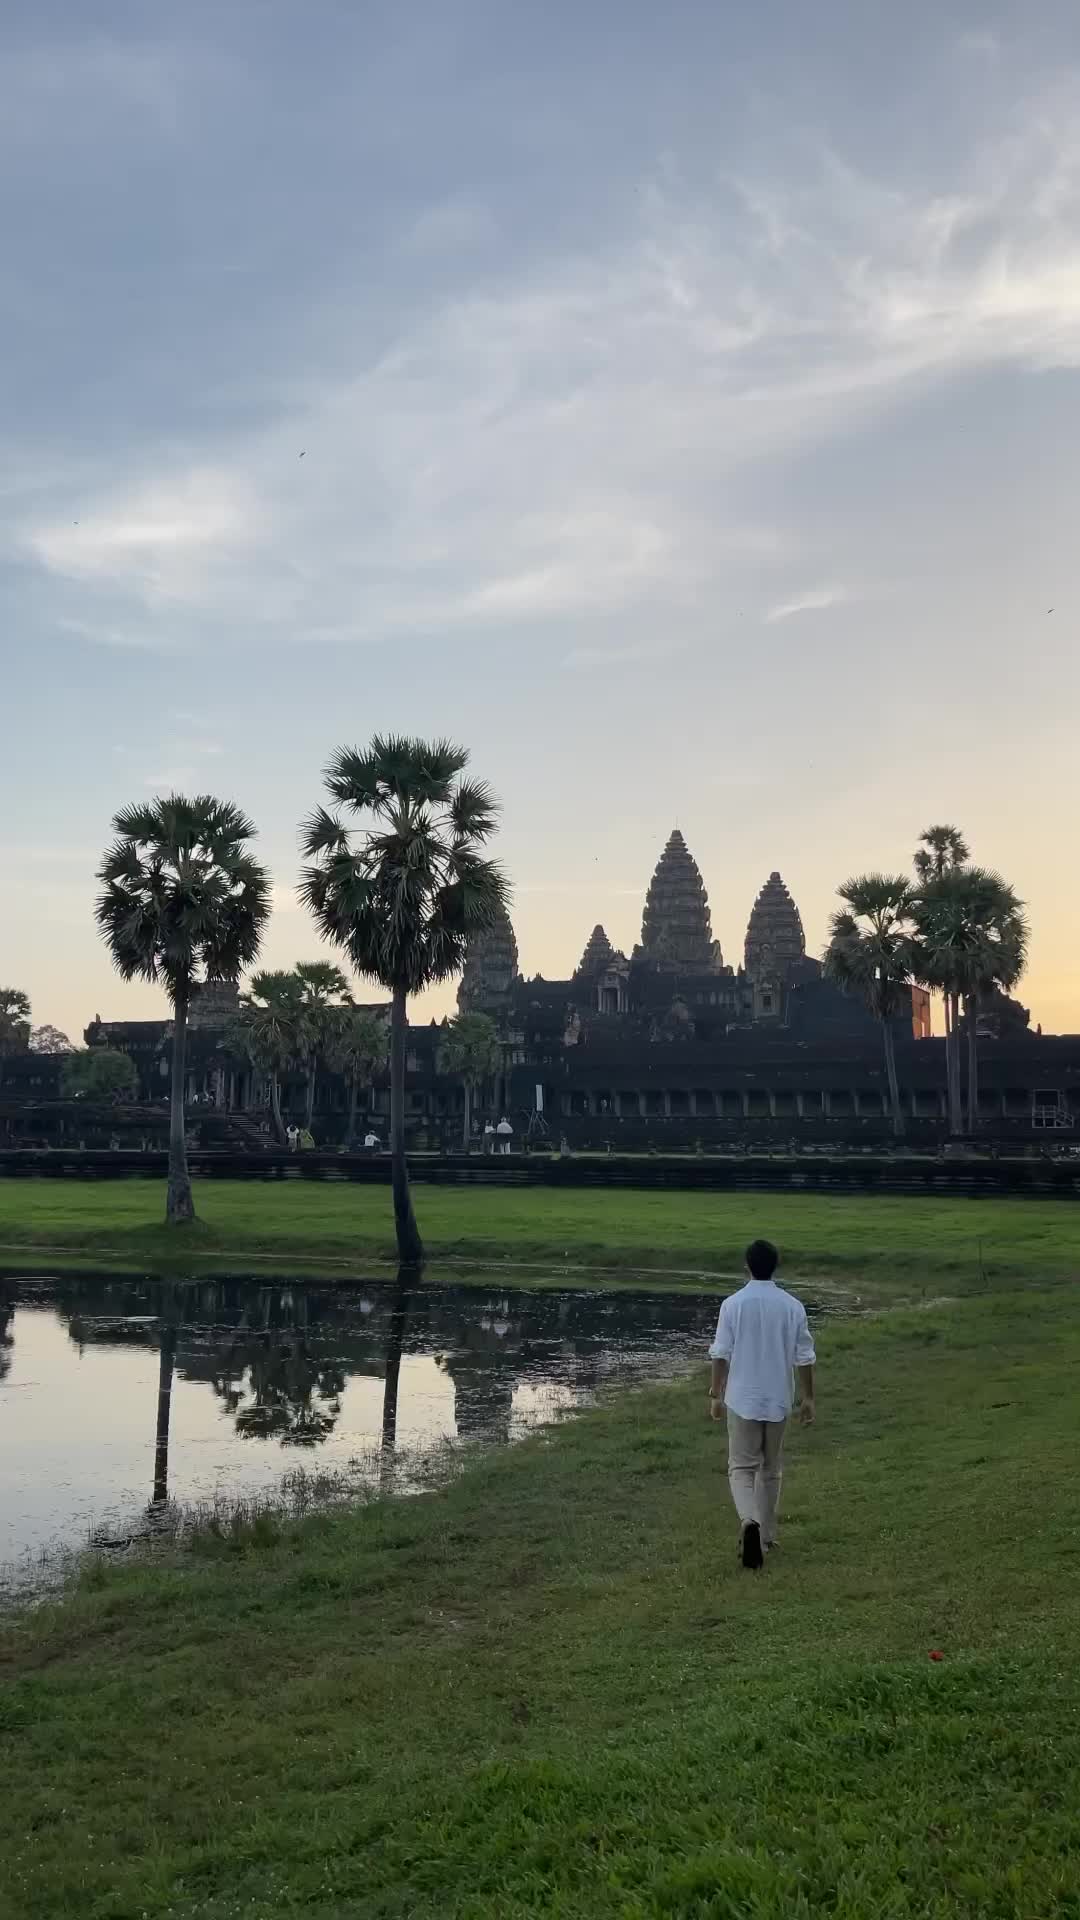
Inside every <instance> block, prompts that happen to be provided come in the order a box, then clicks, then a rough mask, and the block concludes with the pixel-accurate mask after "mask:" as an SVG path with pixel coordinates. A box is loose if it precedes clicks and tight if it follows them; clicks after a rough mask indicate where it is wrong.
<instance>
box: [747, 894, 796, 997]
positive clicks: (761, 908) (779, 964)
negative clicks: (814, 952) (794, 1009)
mask: <svg viewBox="0 0 1080 1920" xmlns="http://www.w3.org/2000/svg"><path fill="white" fill-rule="evenodd" d="M805 958H806V935H805V934H804V932H803V923H802V918H801V915H800V913H799V909H798V907H797V906H796V905H795V902H794V900H793V899H792V897H791V895H790V893H789V892H788V890H787V888H786V887H785V885H784V883H783V881H782V880H781V878H780V875H779V874H778V873H770V875H769V877H768V879H767V880H766V882H765V885H764V886H763V887H762V889H761V892H760V893H759V894H758V897H757V899H756V900H755V901H754V905H753V907H752V909H751V912H750V919H749V921H748V923H747V928H746V946H745V948H744V960H745V965H746V975H747V979H748V980H749V982H750V986H751V988H752V990H753V1017H754V1019H755V1020H782V1019H784V1018H785V1015H786V1012H787V992H788V988H789V986H790V985H791V979H792V975H793V974H794V971H795V969H796V967H797V966H798V964H799V961H800V960H804V959H805Z"/></svg>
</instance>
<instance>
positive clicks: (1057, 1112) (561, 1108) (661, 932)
mask: <svg viewBox="0 0 1080 1920" xmlns="http://www.w3.org/2000/svg"><path fill="white" fill-rule="evenodd" d="M583 931H584V930H583ZM237 1005H238V989H237V987H236V985H235V984H234V983H229V982H213V983H209V984H207V985H206V986H205V987H204V988H203V989H202V991H201V992H200V993H199V994H198V995H197V997H196V1000H195V1002H194V1004H193V1006H192V1012H191V1023H190V1027H191V1031H190V1035H189V1047H188V1083H187V1088H186V1097H187V1100H188V1102H189V1104H190V1105H191V1107H192V1109H193V1113H194V1114H195V1115H197V1116H198V1126H199V1127H200V1128H201V1129H202V1130H203V1132H204V1133H207V1130H208V1129H209V1130H210V1131H211V1132H212V1131H213V1129H214V1128H216V1129H217V1133H215V1134H214V1136H213V1137H214V1138H215V1139H216V1138H217V1137H218V1135H220V1136H221V1138H222V1141H223V1143H226V1144H231V1145H234V1146H239V1145H241V1144H256V1143H257V1142H258V1141H259V1139H260V1138H262V1139H264V1140H265V1137H266V1136H267V1134H268V1132H269V1125H270V1122H269V1106H268V1089H267V1085H266V1082H265V1080H264V1079H263V1078H262V1076H261V1075H260V1074H259V1073H258V1072H257V1071H256V1070H255V1069H253V1068H252V1067H251V1065H250V1064H249V1063H248V1062H246V1061H245V1060H243V1059H242V1058H240V1057H238V1056H237V1054H236V1053H235V1051H234V1044H233V1038H232V1036H233V1031H234V1028H235V1017H236V1012H237ZM458 1006H459V1008H460V1009H461V1010H462V1011H469V1012H483V1013H487V1014H489V1015H490V1017H491V1019H492V1020H493V1021H494V1023H495V1026H496V1029H497V1032H498V1035H499V1039H500V1042H501V1050H502V1067H501V1070H500V1071H499V1072H498V1073H497V1074H496V1075H494V1076H493V1077H492V1079H491V1080H490V1082H489V1083H488V1084H487V1085H486V1086H485V1087H483V1088H481V1089H479V1090H478V1097H477V1098H476V1100H475V1102H474V1105H473V1114H474V1125H475V1126H476V1128H477V1129H478V1130H480V1129H482V1127H483V1124H484V1122H485V1120H486V1119H488V1118H491V1117H495V1118H497V1117H498V1116H499V1115H500V1114H502V1113H504V1112H505V1113H506V1114H508V1115H509V1116H510V1118H511V1121H512V1124H513V1126H514V1132H515V1137H516V1141H517V1143H518V1144H521V1142H522V1140H523V1139H528V1140H530V1141H539V1140H542V1139H546V1140H549V1141H551V1142H553V1143H558V1142H560V1141H565V1142H566V1143H567V1144H568V1145H570V1146H571V1147H575V1146H580V1147H605V1146H606V1147H611V1148H613V1149H615V1150H618V1149H619V1148H623V1149H627V1150H633V1149H636V1150H641V1149H650V1148H653V1147H659V1148H669V1149H675V1150H679V1149H682V1150H686V1149H693V1148H695V1147H697V1148H707V1147H708V1146H709V1145H710V1144H712V1145H716V1146H721V1145H722V1144H723V1143H724V1142H725V1141H743V1142H746V1141H749V1140H753V1141H754V1142H756V1143H758V1144H765V1143H767V1142H768V1141H770V1140H776V1141H788V1140H790V1139H792V1138H794V1137H798V1136H802V1137H804V1138H806V1139H821V1140H834V1141H835V1140H840V1139H846V1138H855V1139H866V1138H873V1137H877V1136H881V1137H886V1136H888V1135H889V1133H890V1130H891V1129H890V1110H889V1101H888V1090H887V1086H886V1079H885V1070H884V1060H883V1048H882V1042H881V1032H880V1029H879V1026H878V1024H877V1022H876V1021H875V1019H874V1018H873V1017H872V1015H871V1013H870V1012H869V1010H868V1009H867V1007H866V1006H865V1005H864V1004H863V1002H862V1001H861V1000H860V999H859V998H858V997H857V996H853V995H849V994H845V993H844V992H842V991H841V990H840V988H839V987H837V986H836V985H835V984H834V983H833V982H832V981H831V980H829V979H828V978H827V977H826V975H825V973H824V970H823V967H822V964H821V962H820V961H819V960H816V959H814V958H813V957H812V956H811V955H809V954H808V953H807V951H806V936H805V933H804V929H803V923H802V917H801V915H800V913H799V909H798V906H797V904H796V902H795V900H794V899H793V897H792V894H791V892H790V891H789V889H788V887H787V886H786V885H785V883H784V880H783V878H782V877H781V875H780V873H778V872H775V871H774V872H772V873H770V874H769V876H768V878H767V879H766V880H765V881H764V884H763V885H762V887H761V889H760V891H759V892H758V894H757V897H756V899H755V900H754V901H753V904H752V906H751V908H750V912H749V916H748V919H747V923H746V933H745V938H744V941H743V948H742V956H741V963H740V964H739V965H738V966H737V967H735V966H732V965H730V964H728V963H726V962H725V960H724V957H723V954H722V952H721V949H720V944H719V942H718V941H717V940H716V939H715V938H714V935H713V927H712V918H711V914H710V908H709V896H708V894H707V892H706V889H705V883H704V881H703V879H702V875H701V872H700V870H699V868H698V865H697V863H696V861H695V860H694V857H693V855H692V853H691V851H690V849H689V847H688V846H687V844H686V841H685V839H684V837H683V835H682V833H681V832H680V830H679V828H678V827H676V828H675V829H674V830H673V831H672V833H671V834H670V836H669V838H668V840H667V844H666V845H665V847H664V849H663V852H662V853H661V855H660V858H659V860H658V861H657V863H656V867H655V870H654V872H653V875H652V879H651V880H650V882H649V885H648V888H647V891H646V893H645V898H644V902H643V911H642V919H641V935H640V939H639V940H638V942H637V944H636V945H635V946H634V948H633V951H632V953H631V954H630V956H629V958H628V957H627V955H626V954H625V953H623V952H620V951H619V949H618V948H617V947H615V946H614V944H613V943H612V941H611V939H610V938H609V936H608V934H607V932H606V931H605V929H604V927H603V926H602V925H600V924H597V925H595V926H594V927H593V929H592V931H591V933H589V934H588V937H587V938H586V939H585V942H584V946H583V948H582V950H581V957H580V959H579V961H578V963H577V965H576V966H575V967H574V968H573V971H572V972H568V973H567V974H566V976H565V977H564V978H561V979H558V980H547V979H544V978H542V977H541V976H540V975H539V974H534V975H532V976H531V977H529V976H527V975H526V973H525V972H524V971H523V970H522V967H521V963H520V956H519V950H518V943H517V939H516V936H515V933H514V928H513V925H512V923H511V921H510V918H509V916H508V915H507V914H505V913H504V914H502V915H500V917H499V919H498V920H497V922H496V924H495V925H494V926H493V927H491V928H490V929H489V930H488V931H487V932H486V933H484V934H482V935H481V936H480V937H478V938H477V939H476V940H475V941H473V942H472V944H471V945H470V948H469V951H468V955H467V958H466V962H465V966H464V970H463V973H462V976H461V981H460V985H459V989H458ZM440 1031H441V1030H440V1027H439V1026H438V1024H437V1023H436V1022H434V1021H432V1022H431V1023H430V1024H429V1025H426V1026H413V1027H411V1028H410V1030H409V1048H408V1075H407V1131H408V1134H409V1138H410V1143H411V1145H412V1146H413V1147H414V1149H416V1150H418V1151H420V1150H423V1149H424V1148H434V1147H438V1146H450V1145H453V1146H457V1145H458V1144H459V1142H460V1125H461V1121H460V1115H461V1113H462V1110H463V1092H462V1089H461V1086H460V1084H458V1083H456V1082H455V1081H453V1080H452V1079H448V1078H447V1077H446V1076H445V1075H443V1074H441V1073H440V1071H439V1066H438V1054H439V1038H440ZM979 1035H980V1094H979V1110H980V1123H981V1126H982V1128H983V1130H984V1132H986V1133H987V1134H988V1135H990V1134H1004V1135H1011V1134H1018V1133H1028V1134H1031V1133H1035V1134H1038V1133H1040V1132H1046V1131H1047V1130H1050V1131H1056V1132H1059V1133H1061V1132H1067V1131H1072V1130H1074V1129H1076V1128H1077V1126H1078V1125H1080V1041H1078V1040H1077V1039H1076V1038H1075V1037H1072V1036H1066V1037H1051V1036H1043V1035H1042V1034H1041V1033H1038V1034H1034V1033H1031V1032H1030V1031H1029V1030H1028V1017H1027V1014H1026V1011H1025V1010H1024V1009H1023V1008H1022V1007H1020V1006H1019V1004H1018V1002H1016V1001H1015V1000H1012V999H1009V998H1008V997H1007V996H1005V995H1002V994H994V995H991V996H989V997H988V999H987V1001H986V1002H985V1003H984V1006H983V1008H982V1009H981V1010H980V1015H979ZM86 1039H87V1043H88V1044H89V1045H99V1044H109V1045H112V1046H114V1047H119V1048H121V1049H122V1050H123V1051H124V1052H126V1053H128V1054H129V1055H130V1056H131V1058H132V1059H133V1060H134V1062H135V1064H136V1066H137V1068H138V1074H139V1086H140V1099H141V1101H142V1102H143V1103H144V1104H143V1106H142V1107H141V1109H140V1115H141V1117H140V1119H139V1121H138V1122H136V1121H135V1119H134V1117H132V1119H131V1123H130V1125H131V1127H135V1126H136V1125H138V1126H141V1127H142V1129H143V1134H144V1136H145V1137H146V1138H147V1139H149V1138H151V1137H152V1138H154V1139H155V1140H156V1139H157V1138H158V1136H159V1134H160V1133H161V1131H162V1129H163V1128H164V1125H165V1121H166V1117H167V1100H166V1094H167V1090H168V1084H169V1049H170V1042H171V1025H170V1023H169V1022H168V1021H167V1020H156V1021H155V1020H150V1021H101V1020H95V1021H94V1022H92V1024H91V1026H90V1027H89V1028H88V1029H87V1033H86ZM894 1040H895V1051H896V1060H897V1067H898V1073H899V1080H900V1091H901V1101H902V1106H903V1111H904V1115H905V1118H906V1121H907V1127H908V1133H909V1136H910V1137H911V1138H912V1139H918V1138H919V1137H923V1138H925V1139H926V1140H927V1141H930V1140H940V1139H941V1138H942V1137H943V1136H944V1133H945V1131H946V1116H947V1101H946V1075H945V1059H944V1043H943V1041H941V1040H935V1039H932V1038H931V1037H930V1005H929V997H928V995H927V994H926V993H925V991H924V990H923V989H921V988H919V987H912V988H910V989H909V991H908V994H907V995H906V997H905V1003H904V1005H903V1007H902V1009H901V1011H900V1012H899V1013H898V1015H897V1017H896V1020H895V1023H894ZM3 1065H4V1075H3V1084H2V1086H0V1140H2V1139H5V1138H6V1139H7V1140H9V1141H11V1140H13V1139H15V1138H19V1139H20V1140H26V1139H27V1138H28V1137H29V1139H31V1140H32V1139H34V1138H37V1139H38V1140H40V1142H41V1143H42V1144H49V1142H50V1140H51V1139H55V1138H56V1137H61V1138H65V1137H66V1138H69V1139H70V1138H73V1137H76V1138H78V1137H83V1136H85V1135H86V1133H87V1130H88V1117H87V1116H86V1113H85V1109H78V1108H76V1109H74V1110H73V1109H72V1103H70V1102H68V1103H64V1102H62V1101H61V1100H60V1099H59V1098H58V1094H59V1078H60V1074H61V1071H62V1059H61V1058H60V1057H59V1056H56V1057H49V1056H44V1055H40V1054H27V1055H25V1056H22V1057H15V1058H14V1059H8V1060H7V1061H5V1062H4V1063H3ZM282 1091H283V1106H284V1111H285V1113H286V1115H287V1116H290V1115H296V1114H299V1113H302V1112H303V1111H304V1107H305V1102H306V1094H307V1086H306V1076H303V1075H301V1074H300V1073H298V1074H297V1075H296V1077H295V1081H294V1082H289V1083H288V1084H286V1085H285V1086H284V1088H283V1090H282ZM348 1106H349V1094H348V1090H347V1088H346V1087H345V1085H344V1082H343V1081H342V1080H341V1079H340V1078H339V1077H338V1076H336V1075H335V1074H333V1073H332V1072H330V1071H328V1070H325V1069H323V1068H321V1067H320V1070H319V1072H318V1075H317V1081H316V1098H315V1109H314V1113H315V1119H314V1126H313V1131H314V1134H315V1137H316V1140H317V1142H318V1143H319V1144H320V1145H322V1144H333V1143H335V1142H337V1141H339V1140H340V1139H341V1138H342V1137H343V1134H344V1129H345V1116H346V1113H347V1111H348ZM31 1109H34V1111H35V1112H36V1115H37V1118H36V1119H34V1118H32V1116H31ZM361 1111H362V1119H363V1121H364V1123H365V1125H371V1126H373V1127H374V1128H375V1129H376V1131H378V1132H379V1133H380V1134H381V1135H382V1136H383V1137H385V1134H386V1128H387V1121H388V1114H389V1090H388V1087H387V1084H386V1080H385V1076H383V1078H382V1079H381V1080H380V1082H378V1083H377V1084H376V1086H375V1087H374V1088H372V1089H370V1090H369V1091H368V1093H367V1094H366V1096H365V1099H364V1102H363V1105H362V1110H361ZM115 1124H116V1128H117V1129H118V1128H119V1121H117V1122H116V1123H115ZM35 1128H36V1129H37V1132H36V1133H35ZM65 1128H66V1129H68V1131H67V1133H66V1134H65V1131H64V1129H65ZM128 1130H129V1131H130V1128H129V1129H128ZM207 1137H209V1134H208V1135H207Z"/></svg>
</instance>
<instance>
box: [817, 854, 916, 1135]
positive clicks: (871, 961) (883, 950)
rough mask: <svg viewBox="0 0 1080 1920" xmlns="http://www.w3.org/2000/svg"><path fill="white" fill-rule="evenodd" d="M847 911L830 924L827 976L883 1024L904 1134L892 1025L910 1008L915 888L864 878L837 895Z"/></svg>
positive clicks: (895, 1109)
mask: <svg viewBox="0 0 1080 1920" xmlns="http://www.w3.org/2000/svg"><path fill="white" fill-rule="evenodd" d="M837 891H838V893H839V895H840V898H841V900H843V901H844V906H843V907H841V908H839V909H838V910H837V912H835V913H834V914H833V916H832V919H831V920H830V922H829V945H828V949H827V951H826V954H825V971H826V973H827V974H828V975H829V977H830V979H832V980H835V981H836V982H837V984H838V985H839V986H841V987H843V988H844V989H845V990H846V991H849V992H855V993H859V994H861V995H862V998H863V999H864V1000H865V1001H866V1004H867V1006H868V1007H869V1008H870V1011H871V1012H872V1013H873V1015H874V1018H875V1019H876V1020H878V1021H879V1022H880V1024H881V1033H882V1039H883V1042H884V1047H885V1072H886V1075H887V1077H888V1082H889V1105H890V1108H891V1110H892V1123H893V1132H894V1134H896V1135H897V1137H899V1136H900V1135H901V1134H902V1133H903V1131H904V1115H903V1110H902V1108H901V1105H900V1087H899V1083H898V1081H897V1076H896V1046H895V1040H894V1034H893V1021H894V1020H895V1018H896V1015H897V1014H898V1013H899V1012H901V1010H902V1008H903V1006H904V1002H905V998H906V999H907V1002H908V1004H909V1005H910V998H911V996H910V984H911V924H910V920H911V893H912V889H911V882H910V881H909V880H908V879H906V877H905V876H904V875H903V874H889V873H866V874H862V875H860V876H859V877H858V878H857V879H854V880H848V881H846V882H845V884H844V885H843V886H842V887H839V888H838V889H837Z"/></svg>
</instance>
